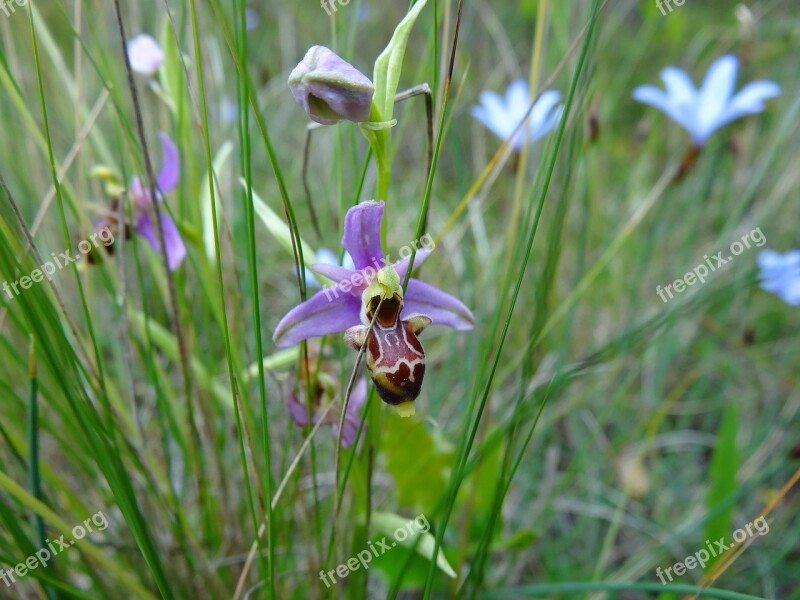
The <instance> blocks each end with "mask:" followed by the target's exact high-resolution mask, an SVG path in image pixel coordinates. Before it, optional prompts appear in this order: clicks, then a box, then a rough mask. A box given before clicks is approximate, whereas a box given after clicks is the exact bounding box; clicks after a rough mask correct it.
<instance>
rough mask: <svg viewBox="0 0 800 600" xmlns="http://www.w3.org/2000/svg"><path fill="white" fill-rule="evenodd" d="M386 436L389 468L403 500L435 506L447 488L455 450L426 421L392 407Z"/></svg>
mask: <svg viewBox="0 0 800 600" xmlns="http://www.w3.org/2000/svg"><path fill="white" fill-rule="evenodd" d="M383 436H384V439H383V442H382V449H383V451H384V452H385V454H386V470H387V471H388V472H389V473H390V474H391V476H392V478H393V479H394V483H395V489H396V490H397V498H398V501H399V502H400V504H402V505H404V506H408V507H412V508H414V509H415V510H422V511H425V510H429V509H432V508H433V507H434V506H436V503H437V502H438V501H439V498H440V497H441V495H442V494H443V493H444V490H445V489H446V488H447V470H448V468H449V467H450V464H451V462H452V450H450V449H445V448H443V444H442V443H439V442H437V440H436V439H435V438H434V437H433V435H432V434H431V432H429V431H428V429H427V428H426V426H425V422H424V421H422V420H420V419H414V418H407V419H404V418H401V417H399V416H398V415H396V414H395V413H394V412H393V411H392V412H391V413H390V414H389V415H388V416H387V417H386V423H385V426H384V431H383Z"/></svg>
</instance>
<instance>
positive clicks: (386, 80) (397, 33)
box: [372, 0, 428, 121]
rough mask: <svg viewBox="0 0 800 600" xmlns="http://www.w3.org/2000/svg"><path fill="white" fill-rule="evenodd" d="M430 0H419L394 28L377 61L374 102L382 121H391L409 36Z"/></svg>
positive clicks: (373, 76) (373, 78) (374, 77)
mask: <svg viewBox="0 0 800 600" xmlns="http://www.w3.org/2000/svg"><path fill="white" fill-rule="evenodd" d="M427 2H428V0H419V1H418V2H417V3H416V4H415V5H414V6H412V7H411V10H410V11H408V13H407V14H406V16H405V17H404V18H403V20H402V21H400V24H399V25H398V26H397V28H396V29H395V30H394V34H393V35H392V39H391V40H389V45H388V46H386V48H385V49H384V51H383V52H381V54H380V56H378V58H377V60H376V61H375V69H374V71H373V75H372V84H373V85H374V86H375V95H374V96H373V97H372V103H373V104H374V105H375V107H376V108H377V109H378V112H379V113H380V117H381V120H382V121H390V120H391V118H392V113H393V112H394V95H395V92H397V85H398V84H399V83H400V72H401V71H402V69H403V57H404V56H405V53H406V45H407V44H408V36H409V35H411V28H412V27H413V26H414V22H415V21H416V20H417V17H418V16H419V13H420V12H421V11H422V9H423V8H425V4H427Z"/></svg>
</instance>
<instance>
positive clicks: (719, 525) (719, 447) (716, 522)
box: [705, 404, 739, 571]
mask: <svg viewBox="0 0 800 600" xmlns="http://www.w3.org/2000/svg"><path fill="white" fill-rule="evenodd" d="M738 423H739V418H738V415H737V412H736V406H735V405H733V404H729V405H728V407H727V408H726V410H725V415H724V416H723V417H722V424H721V425H720V428H719V432H718V433H717V444H716V447H715V448H714V455H713V456H712V457H711V467H710V473H709V476H710V486H709V489H708V501H707V506H708V511H709V513H711V518H709V519H708V521H706V531H705V534H706V539H709V540H718V539H720V538H725V539H727V538H728V537H729V536H730V534H731V531H732V529H733V527H732V517H733V505H732V503H731V502H730V497H731V495H732V494H733V493H734V492H735V491H736V472H737V470H738V468H739V455H738V453H737V450H736V431H737V429H738ZM726 503H727V506H726ZM718 558H719V556H717V557H714V558H712V559H711V560H710V561H709V562H708V563H707V564H706V567H705V568H706V571H707V570H708V569H709V568H711V565H713V564H714V562H716V560H717V559H718Z"/></svg>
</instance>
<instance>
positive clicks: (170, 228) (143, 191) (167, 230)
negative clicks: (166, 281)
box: [130, 133, 186, 271]
mask: <svg viewBox="0 0 800 600" xmlns="http://www.w3.org/2000/svg"><path fill="white" fill-rule="evenodd" d="M159 137H160V138H161V148H162V150H163V155H164V156H163V159H162V163H161V171H160V172H159V174H158V177H157V183H158V190H157V192H156V193H157V197H156V201H158V202H162V201H163V200H164V198H163V196H162V194H168V193H169V192H171V191H172V190H174V189H175V188H176V187H177V186H178V180H179V178H180V155H179V154H178V148H177V147H176V146H175V143H174V142H173V141H172V140H171V139H170V138H169V136H168V135H167V134H166V133H161V134H160V135H159ZM130 194H131V198H132V199H133V202H134V218H135V221H136V226H135V227H136V233H138V234H139V235H141V236H142V237H143V238H144V239H145V240H147V243H148V244H150V245H151V246H152V247H153V249H154V250H155V251H156V252H157V253H159V254H161V244H160V243H159V237H158V228H157V227H156V225H155V223H153V220H152V219H151V218H150V205H151V204H152V202H151V196H150V189H149V188H147V187H145V186H143V185H142V184H141V182H140V181H139V178H138V177H134V178H133V179H132V180H131V185H130ZM159 214H160V218H161V226H162V228H163V230H164V241H165V243H166V245H167V264H168V266H169V269H170V270H171V271H174V270H175V269H177V268H178V266H179V265H180V264H181V262H183V259H184V258H185V257H186V246H185V245H184V243H183V239H182V238H181V234H180V233H179V232H178V227H177V225H175V221H173V220H172V217H170V216H169V214H168V213H167V211H166V210H165V209H164V208H161V210H159Z"/></svg>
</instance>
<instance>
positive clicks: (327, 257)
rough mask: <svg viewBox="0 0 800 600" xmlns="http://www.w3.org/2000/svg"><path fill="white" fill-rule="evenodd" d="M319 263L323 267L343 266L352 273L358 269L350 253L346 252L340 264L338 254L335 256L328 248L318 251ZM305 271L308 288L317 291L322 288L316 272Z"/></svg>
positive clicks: (307, 269)
mask: <svg viewBox="0 0 800 600" xmlns="http://www.w3.org/2000/svg"><path fill="white" fill-rule="evenodd" d="M317 262H318V263H321V264H323V265H337V266H343V267H345V268H347V269H350V270H351V271H354V270H355V268H356V266H355V264H354V263H353V258H352V257H351V256H350V254H349V253H347V252H345V253H344V256H343V257H342V261H341V262H339V257H338V256H337V255H336V254H334V252H333V250H330V249H328V248H320V249H319V250H317ZM305 271H306V272H305V276H306V277H305V278H306V287H310V288H316V289H319V288H320V287H322V283H321V282H320V280H319V279H317V276H316V275H314V272H313V271H312V270H311V269H309V268H308V267H306V270H305Z"/></svg>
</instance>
